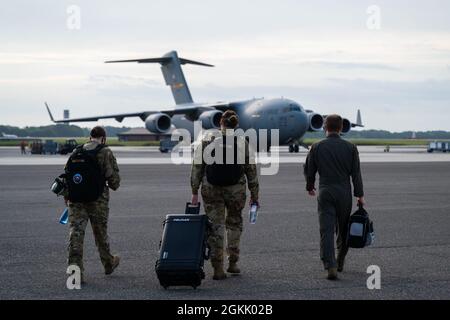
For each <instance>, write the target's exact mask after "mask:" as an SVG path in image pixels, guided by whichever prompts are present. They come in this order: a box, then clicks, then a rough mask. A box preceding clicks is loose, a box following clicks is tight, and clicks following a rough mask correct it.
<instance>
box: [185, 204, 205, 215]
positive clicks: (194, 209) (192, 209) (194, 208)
mask: <svg viewBox="0 0 450 320" xmlns="http://www.w3.org/2000/svg"><path fill="white" fill-rule="evenodd" d="M200 205H201V203H200V202H199V203H198V204H197V205H193V204H192V203H190V202H186V210H185V214H200Z"/></svg>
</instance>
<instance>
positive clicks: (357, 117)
mask: <svg viewBox="0 0 450 320" xmlns="http://www.w3.org/2000/svg"><path fill="white" fill-rule="evenodd" d="M352 127H364V125H363V123H362V117H361V110H359V109H358V113H357V114H356V123H353V124H352Z"/></svg>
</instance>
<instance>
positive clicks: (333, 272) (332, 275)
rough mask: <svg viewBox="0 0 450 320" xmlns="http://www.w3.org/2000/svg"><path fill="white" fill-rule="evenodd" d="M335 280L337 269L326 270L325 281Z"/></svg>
mask: <svg viewBox="0 0 450 320" xmlns="http://www.w3.org/2000/svg"><path fill="white" fill-rule="evenodd" d="M337 278H338V276H337V268H328V275H327V279H328V280H337Z"/></svg>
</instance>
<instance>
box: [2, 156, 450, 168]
mask: <svg viewBox="0 0 450 320" xmlns="http://www.w3.org/2000/svg"><path fill="white" fill-rule="evenodd" d="M360 157H361V162H362V163H401V162H407V163H417V162H450V155H438V154H437V155H428V154H390V155H389V156H386V155H384V154H361V155H360ZM305 159H306V155H292V156H283V155H282V156H280V157H279V158H272V157H260V158H259V159H258V161H257V162H258V163H259V164H261V165H269V164H274V163H298V164H301V163H304V162H305ZM66 162H67V158H62V157H52V156H44V157H42V156H37V157H3V158H2V157H0V166H50V165H61V166H64V165H65V164H66ZM117 162H118V164H119V165H146V164H148V165H158V164H174V165H181V164H191V163H192V159H191V158H190V157H183V158H179V161H178V162H177V163H174V162H173V161H172V159H171V158H170V156H164V157H160V156H159V157H121V156H120V155H119V156H118V157H117Z"/></svg>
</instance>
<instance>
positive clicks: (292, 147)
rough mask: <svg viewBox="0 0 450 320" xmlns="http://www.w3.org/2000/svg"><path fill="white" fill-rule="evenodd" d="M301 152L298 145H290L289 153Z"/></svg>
mask: <svg viewBox="0 0 450 320" xmlns="http://www.w3.org/2000/svg"><path fill="white" fill-rule="evenodd" d="M299 150H300V147H299V145H298V144H296V143H295V144H290V145H289V153H293V152H295V153H298V152H299Z"/></svg>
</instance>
